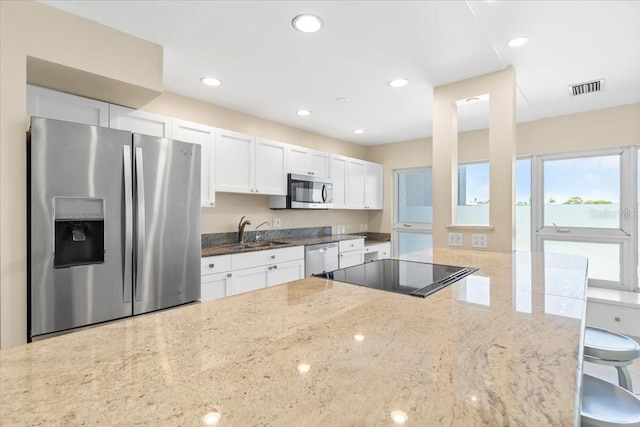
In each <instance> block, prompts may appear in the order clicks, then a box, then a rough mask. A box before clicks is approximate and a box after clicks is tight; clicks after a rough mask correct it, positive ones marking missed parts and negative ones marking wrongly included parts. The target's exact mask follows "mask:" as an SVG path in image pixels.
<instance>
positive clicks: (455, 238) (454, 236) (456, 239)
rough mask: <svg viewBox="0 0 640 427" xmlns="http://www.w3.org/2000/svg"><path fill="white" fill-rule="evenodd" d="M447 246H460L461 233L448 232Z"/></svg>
mask: <svg viewBox="0 0 640 427" xmlns="http://www.w3.org/2000/svg"><path fill="white" fill-rule="evenodd" d="M449 246H462V233H449Z"/></svg>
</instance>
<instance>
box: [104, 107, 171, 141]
mask: <svg viewBox="0 0 640 427" xmlns="http://www.w3.org/2000/svg"><path fill="white" fill-rule="evenodd" d="M109 127H110V128H112V129H120V130H128V131H129V132H136V133H141V134H143V135H151V136H158V137H161V138H171V117H165V116H161V115H159V114H153V113H147V112H146V111H140V110H134V109H132V108H127V107H121V106H119V105H113V104H109Z"/></svg>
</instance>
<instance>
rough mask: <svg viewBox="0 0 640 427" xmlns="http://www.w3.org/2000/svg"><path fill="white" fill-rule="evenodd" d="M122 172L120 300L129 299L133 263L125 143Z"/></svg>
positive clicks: (128, 152) (127, 148)
mask: <svg viewBox="0 0 640 427" xmlns="http://www.w3.org/2000/svg"><path fill="white" fill-rule="evenodd" d="M122 162H123V172H124V263H123V265H124V269H123V272H122V275H123V277H122V293H123V295H122V300H123V302H130V301H131V281H132V280H133V277H132V276H131V264H132V263H133V259H132V258H133V196H132V194H131V193H132V188H133V187H132V182H131V181H132V172H131V146H130V145H125V146H124V147H123V151H122Z"/></svg>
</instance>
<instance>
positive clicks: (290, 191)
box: [269, 173, 333, 209]
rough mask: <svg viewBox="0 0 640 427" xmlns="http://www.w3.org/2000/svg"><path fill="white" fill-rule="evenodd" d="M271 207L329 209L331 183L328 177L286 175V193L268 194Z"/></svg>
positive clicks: (331, 194)
mask: <svg viewBox="0 0 640 427" xmlns="http://www.w3.org/2000/svg"><path fill="white" fill-rule="evenodd" d="M269 207H270V208H271V209H331V208H332V207H333V184H332V183H331V180H329V178H319V177H315V176H307V175H295V174H291V173H290V174H289V175H287V195H286V196H269Z"/></svg>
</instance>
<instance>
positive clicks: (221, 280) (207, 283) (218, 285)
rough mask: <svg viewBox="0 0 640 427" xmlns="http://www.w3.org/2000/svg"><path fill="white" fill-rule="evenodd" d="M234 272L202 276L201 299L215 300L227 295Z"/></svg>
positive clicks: (204, 300)
mask: <svg viewBox="0 0 640 427" xmlns="http://www.w3.org/2000/svg"><path fill="white" fill-rule="evenodd" d="M231 277H232V274H231V273H230V272H228V273H218V274H209V275H207V276H202V279H201V282H200V301H202V302H206V301H213V300H215V299H219V298H224V297H226V296H227V287H228V286H229V285H230V282H231Z"/></svg>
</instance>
